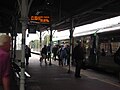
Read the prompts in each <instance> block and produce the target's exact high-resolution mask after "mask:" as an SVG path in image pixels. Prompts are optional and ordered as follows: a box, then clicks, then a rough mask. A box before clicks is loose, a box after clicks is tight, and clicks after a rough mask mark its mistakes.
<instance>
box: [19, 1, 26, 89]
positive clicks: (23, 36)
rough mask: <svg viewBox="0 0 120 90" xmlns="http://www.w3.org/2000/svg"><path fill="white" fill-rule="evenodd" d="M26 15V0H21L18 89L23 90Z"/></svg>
mask: <svg viewBox="0 0 120 90" xmlns="http://www.w3.org/2000/svg"><path fill="white" fill-rule="evenodd" d="M27 17H28V0H22V4H21V23H22V45H21V46H22V53H21V55H22V58H21V74H20V75H21V76H20V90H25V74H24V73H25V41H26V29H27V19H28V18H27Z"/></svg>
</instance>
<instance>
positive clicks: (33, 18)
mask: <svg viewBox="0 0 120 90" xmlns="http://www.w3.org/2000/svg"><path fill="white" fill-rule="evenodd" d="M30 20H31V21H39V22H40V23H43V24H49V23H50V16H31V18H30Z"/></svg>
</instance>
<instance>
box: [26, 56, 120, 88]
mask: <svg viewBox="0 0 120 90" xmlns="http://www.w3.org/2000/svg"><path fill="white" fill-rule="evenodd" d="M52 63H53V64H52V65H51V66H49V65H47V66H46V65H45V64H44V63H43V65H42V67H41V66H40V63H39V56H38V55H32V57H31V58H30V64H29V65H28V66H27V67H26V69H27V71H28V72H29V73H30V74H31V78H27V80H26V90H101V89H102V90H120V85H119V83H117V79H116V80H115V82H116V83H112V82H110V81H107V80H105V79H106V78H105V77H103V78H104V79H98V78H97V77H99V76H94V75H92V74H90V73H89V72H88V73H86V72H87V71H82V78H79V79H76V78H75V77H74V70H73V69H74V68H71V70H72V71H71V72H70V73H67V72H68V69H67V67H66V66H64V67H62V66H58V65H57V62H55V61H53V62H52ZM85 74H86V75H85ZM89 75H90V76H89ZM109 78H110V77H108V78H107V79H109ZM110 80H112V78H110Z"/></svg>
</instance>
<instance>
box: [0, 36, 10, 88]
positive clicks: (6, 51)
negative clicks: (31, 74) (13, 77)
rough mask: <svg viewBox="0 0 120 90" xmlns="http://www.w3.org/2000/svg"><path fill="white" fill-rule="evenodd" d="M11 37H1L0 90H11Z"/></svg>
mask: <svg viewBox="0 0 120 90" xmlns="http://www.w3.org/2000/svg"><path fill="white" fill-rule="evenodd" d="M10 41H11V39H10V36H8V35H1V36H0V90H10Z"/></svg>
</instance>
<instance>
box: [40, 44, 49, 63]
mask: <svg viewBox="0 0 120 90" xmlns="http://www.w3.org/2000/svg"><path fill="white" fill-rule="evenodd" d="M41 56H42V57H41V59H40V61H41V62H40V63H42V61H43V59H44V60H45V65H47V61H46V58H47V46H46V45H44V47H43V48H42V50H41Z"/></svg>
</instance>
